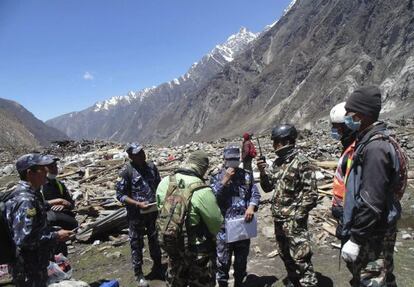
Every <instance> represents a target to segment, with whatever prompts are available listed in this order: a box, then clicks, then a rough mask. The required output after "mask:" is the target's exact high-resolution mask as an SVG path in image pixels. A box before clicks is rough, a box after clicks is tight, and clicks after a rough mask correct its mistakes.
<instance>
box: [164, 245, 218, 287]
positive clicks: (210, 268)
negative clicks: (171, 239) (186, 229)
mask: <svg viewBox="0 0 414 287" xmlns="http://www.w3.org/2000/svg"><path fill="white" fill-rule="evenodd" d="M215 260H216V256H215V254H214V252H211V253H210V254H206V253H198V254H197V253H192V252H187V253H186V254H185V255H183V256H180V257H176V258H172V257H169V258H168V269H167V279H166V283H167V284H166V285H167V287H187V286H189V287H214V286H215V285H216V279H215V271H216V264H215Z"/></svg>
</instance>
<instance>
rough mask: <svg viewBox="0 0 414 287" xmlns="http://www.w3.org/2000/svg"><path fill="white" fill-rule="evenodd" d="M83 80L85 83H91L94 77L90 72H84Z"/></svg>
mask: <svg viewBox="0 0 414 287" xmlns="http://www.w3.org/2000/svg"><path fill="white" fill-rule="evenodd" d="M83 79H84V80H86V81H92V80H93V79H94V76H93V75H92V73H90V72H85V73H84V74H83Z"/></svg>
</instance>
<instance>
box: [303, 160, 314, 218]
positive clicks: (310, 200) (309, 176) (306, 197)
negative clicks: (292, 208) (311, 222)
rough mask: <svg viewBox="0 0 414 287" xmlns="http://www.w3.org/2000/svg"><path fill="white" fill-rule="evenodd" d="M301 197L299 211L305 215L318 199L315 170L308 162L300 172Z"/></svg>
mask: <svg viewBox="0 0 414 287" xmlns="http://www.w3.org/2000/svg"><path fill="white" fill-rule="evenodd" d="M300 182H301V184H302V192H303V198H302V201H301V204H300V206H299V213H301V214H303V215H305V214H308V213H309V211H311V210H312V209H313V208H314V207H315V206H316V203H317V201H318V186H317V183H316V175H315V170H314V168H313V167H312V166H310V165H309V164H305V165H304V166H303V169H302V170H301V173H300Z"/></svg>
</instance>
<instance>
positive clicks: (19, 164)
mask: <svg viewBox="0 0 414 287" xmlns="http://www.w3.org/2000/svg"><path fill="white" fill-rule="evenodd" d="M53 162H54V161H53V159H51V158H49V157H47V156H45V155H41V154H40V153H29V154H25V155H22V156H21V157H19V158H18V159H17V161H16V169H17V171H24V170H27V169H29V168H31V167H33V166H39V165H49V164H51V163H53Z"/></svg>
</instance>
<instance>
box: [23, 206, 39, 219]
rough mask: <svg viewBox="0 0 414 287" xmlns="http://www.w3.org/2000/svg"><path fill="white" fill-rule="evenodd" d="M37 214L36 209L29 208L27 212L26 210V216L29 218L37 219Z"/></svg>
mask: <svg viewBox="0 0 414 287" xmlns="http://www.w3.org/2000/svg"><path fill="white" fill-rule="evenodd" d="M36 214H37V211H36V208H34V207H33V208H28V209H27V210H26V215H27V217H30V218H31V217H35V216H36Z"/></svg>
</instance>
